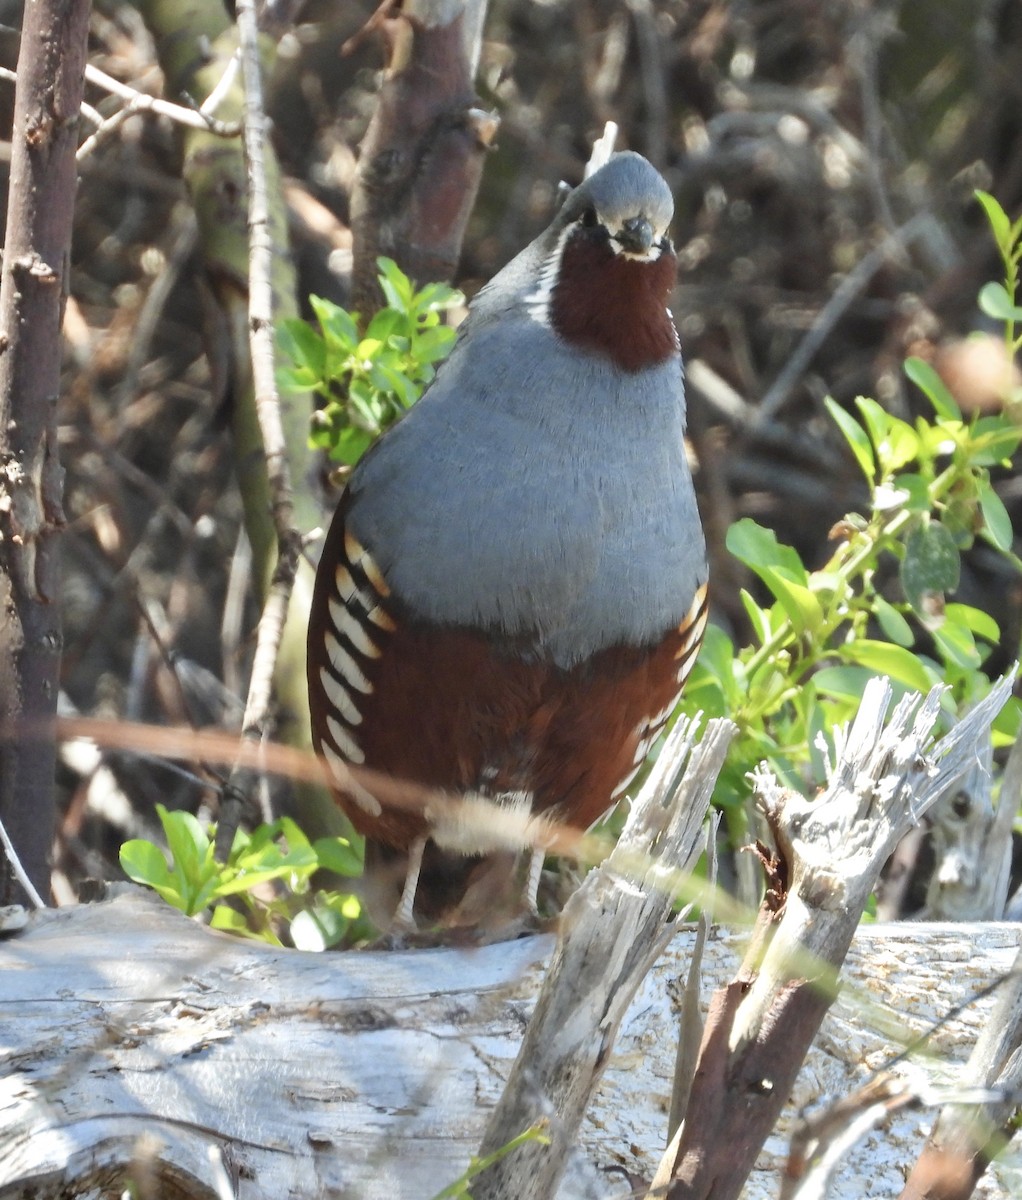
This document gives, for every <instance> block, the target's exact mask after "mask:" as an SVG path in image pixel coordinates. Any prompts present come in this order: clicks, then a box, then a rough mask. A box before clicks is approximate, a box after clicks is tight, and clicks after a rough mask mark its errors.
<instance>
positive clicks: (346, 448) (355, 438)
mask: <svg viewBox="0 0 1022 1200" xmlns="http://www.w3.org/2000/svg"><path fill="white" fill-rule="evenodd" d="M372 444H373V435H372V434H371V433H367V432H366V430H364V429H356V428H355V426H354V425H349V426H348V427H347V428H346V429H342V430H341V431H340V433H339V434H338V435H337V439H336V441H335V442H334V444H333V446H332V447H331V449H330V457H331V458H332V459H333V460H334V462H342V463H347V465H348V466H354V465H355V463H357V462H358V460H359V459H360V458H361V457H362V455H363V454H365V452H366V451H367V450H368V449H369V447H370V446H371V445H372Z"/></svg>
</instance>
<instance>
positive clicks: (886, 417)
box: [855, 396, 892, 447]
mask: <svg viewBox="0 0 1022 1200" xmlns="http://www.w3.org/2000/svg"><path fill="white" fill-rule="evenodd" d="M855 407H856V408H857V409H858V410H859V412H860V413H861V414H862V419H863V420H864V421H865V422H866V428H867V429H868V430H869V436H870V438H871V440H872V442H873V445H874V447H876V446H879V445H880V444H881V443H882V442H883V441H884V439H885V438H886V437H887V430H888V428H889V427H890V423H891V420H892V418H891V415H890V413H889V412H888V411H887V410H886V409H885V408H881V406H880V405H879V404H877V402H876V401H875V400H871V399H870V398H869V397H868V396H856V397H855Z"/></svg>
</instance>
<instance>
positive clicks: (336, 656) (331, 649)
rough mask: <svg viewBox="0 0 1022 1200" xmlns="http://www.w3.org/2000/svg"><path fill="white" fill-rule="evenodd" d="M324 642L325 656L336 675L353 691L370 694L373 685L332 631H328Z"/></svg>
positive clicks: (365, 694)
mask: <svg viewBox="0 0 1022 1200" xmlns="http://www.w3.org/2000/svg"><path fill="white" fill-rule="evenodd" d="M324 641H325V642H326V652H327V657H328V658H329V659H330V665H331V666H332V667H333V669H334V670H335V671H336V672H337V674H338V675H340V677H341V678H342V679H343V680H344V682H345V683H346V684H347V685H348V686H349V687H353V688H354V689H355V691H357V692H361V693H362V694H363V695H364V696H368V695H370V694H371V692H372V690H373V685H372V684H371V683H370V682H369V680H368V679H367V678H366V677H365V674H364V673H363V671H362V669H361V667H359V665H358V664H357V663H356V662H355V660H354V659H353V658H352V657H351V655H350V654H349V653H348V652H347V650H345V649H344V647H343V646H342V645H341V643H340V642H339V641H338V640H337V638H335V637H334V635H333V634H332V633H328V634H327V635H326V637H325V638H324Z"/></svg>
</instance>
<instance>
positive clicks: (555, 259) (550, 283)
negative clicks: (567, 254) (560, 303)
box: [525, 221, 578, 325]
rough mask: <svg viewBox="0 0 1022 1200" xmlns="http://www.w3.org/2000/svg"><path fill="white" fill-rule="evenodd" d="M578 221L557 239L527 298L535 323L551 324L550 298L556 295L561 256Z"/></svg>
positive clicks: (563, 231) (527, 304) (527, 305)
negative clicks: (534, 287)
mask: <svg viewBox="0 0 1022 1200" xmlns="http://www.w3.org/2000/svg"><path fill="white" fill-rule="evenodd" d="M577 224H578V222H577V221H575V222H573V223H572V224H571V225H568V226H567V228H565V229H564V230H562V231H561V236H560V237H559V238H558V239H557V245H556V246H554V248H553V250H551V251H550V253H549V254H548V255H547V257H546V261H545V262H544V263H543V265H542V267H540V270H539V282H538V284H537V286H536V290H535V291H534V292H530V293H529V294H528V295H527V296H526V297H525V310H526V312H527V313H528V314H529V316H530V317H532V319H533V320H534V321H538V322H539V323H540V325H549V324H550V297H551V296H552V295H553V293H554V287H555V286H556V284H557V274H558V272H559V271H560V268H561V254H562V253H563V252H564V244H565V242H566V241H567V240H568V238H569V237H570V236H571V234H572V233H574V231H575V226H576V225H577Z"/></svg>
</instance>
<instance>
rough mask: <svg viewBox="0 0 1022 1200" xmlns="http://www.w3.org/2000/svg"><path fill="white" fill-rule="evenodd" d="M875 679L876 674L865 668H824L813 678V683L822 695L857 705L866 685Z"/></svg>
mask: <svg viewBox="0 0 1022 1200" xmlns="http://www.w3.org/2000/svg"><path fill="white" fill-rule="evenodd" d="M875 677H876V672H875V671H869V670H867V669H866V668H865V667H858V666H856V667H823V668H822V669H821V670H819V671H817V672H816V674H815V675H814V676H813V683H814V684H815V685H816V690H817V692H819V693H821V694H822V695H825V696H833V697H835V698H836V699H839V700H849V701H855V702H856V703H857V702H858V701H860V700H861V699H862V693H863V692H864V691H865V689H866V684H867V683H869V681H870V680H871V679H873V678H875Z"/></svg>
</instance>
